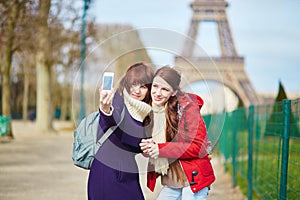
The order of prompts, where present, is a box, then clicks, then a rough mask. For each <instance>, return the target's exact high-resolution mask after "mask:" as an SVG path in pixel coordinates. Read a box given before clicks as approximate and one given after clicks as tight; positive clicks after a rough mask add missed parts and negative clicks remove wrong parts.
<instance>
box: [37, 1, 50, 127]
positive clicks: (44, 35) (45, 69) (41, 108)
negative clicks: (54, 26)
mask: <svg viewBox="0 0 300 200" xmlns="http://www.w3.org/2000/svg"><path fill="white" fill-rule="evenodd" d="M39 4H40V10H39V17H40V21H39V23H40V24H39V27H40V29H39V36H38V39H37V40H38V51H37V53H36V68H37V70H36V72H37V118H36V126H37V129H38V130H39V131H41V132H42V133H49V132H53V126H52V121H53V116H52V108H51V106H52V101H51V70H50V66H49V62H48V57H47V55H48V53H49V52H48V50H49V43H48V41H49V27H48V24H47V20H48V15H49V11H50V5H51V0H40V1H39Z"/></svg>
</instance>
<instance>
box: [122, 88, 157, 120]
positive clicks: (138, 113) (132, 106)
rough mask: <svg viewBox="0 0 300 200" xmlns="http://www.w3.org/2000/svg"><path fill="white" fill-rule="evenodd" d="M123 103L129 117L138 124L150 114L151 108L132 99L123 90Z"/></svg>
mask: <svg viewBox="0 0 300 200" xmlns="http://www.w3.org/2000/svg"><path fill="white" fill-rule="evenodd" d="M123 96H124V102H125V105H126V107H127V109H128V112H129V113H130V115H131V117H133V118H134V119H135V120H137V121H139V122H143V120H144V119H145V117H146V116H147V115H148V114H149V113H150V111H151V106H150V105H148V104H147V103H145V102H143V101H140V100H137V99H134V98H132V97H131V96H130V95H129V94H128V92H127V90H126V89H125V88H124V90H123Z"/></svg>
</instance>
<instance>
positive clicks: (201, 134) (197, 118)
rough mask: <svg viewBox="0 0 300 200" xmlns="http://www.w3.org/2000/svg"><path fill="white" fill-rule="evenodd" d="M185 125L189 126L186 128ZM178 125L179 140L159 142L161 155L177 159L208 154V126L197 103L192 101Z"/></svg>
mask: <svg viewBox="0 0 300 200" xmlns="http://www.w3.org/2000/svg"><path fill="white" fill-rule="evenodd" d="M185 123H186V124H185ZM184 124H185V125H184ZM184 126H186V128H187V129H186V130H185V129H184ZM178 127H179V133H178V142H166V143H159V144H158V147H159V156H160V157H166V158H176V159H191V158H199V157H204V156H206V155H207V150H206V147H207V132H206V126H205V123H204V120H203V118H202V116H201V114H200V110H199V107H198V105H197V104H196V103H190V104H189V105H187V106H186V108H185V110H184V113H183V115H182V117H181V119H180V121H179V125H178Z"/></svg>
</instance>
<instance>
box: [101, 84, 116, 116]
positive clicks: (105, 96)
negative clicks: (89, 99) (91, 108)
mask: <svg viewBox="0 0 300 200" xmlns="http://www.w3.org/2000/svg"><path fill="white" fill-rule="evenodd" d="M99 94H100V98H99V107H100V109H101V110H102V111H103V112H105V113H107V114H110V108H111V105H112V100H113V98H114V94H115V92H114V89H112V90H109V91H103V90H102V89H101V87H100V89H99Z"/></svg>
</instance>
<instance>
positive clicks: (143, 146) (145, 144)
mask: <svg viewBox="0 0 300 200" xmlns="http://www.w3.org/2000/svg"><path fill="white" fill-rule="evenodd" d="M150 143H153V140H152V139H151V138H150V139H142V140H141V143H140V147H141V150H142V151H143V153H144V154H148V149H149V146H148V145H149V144H150ZM148 156H149V155H148Z"/></svg>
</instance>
